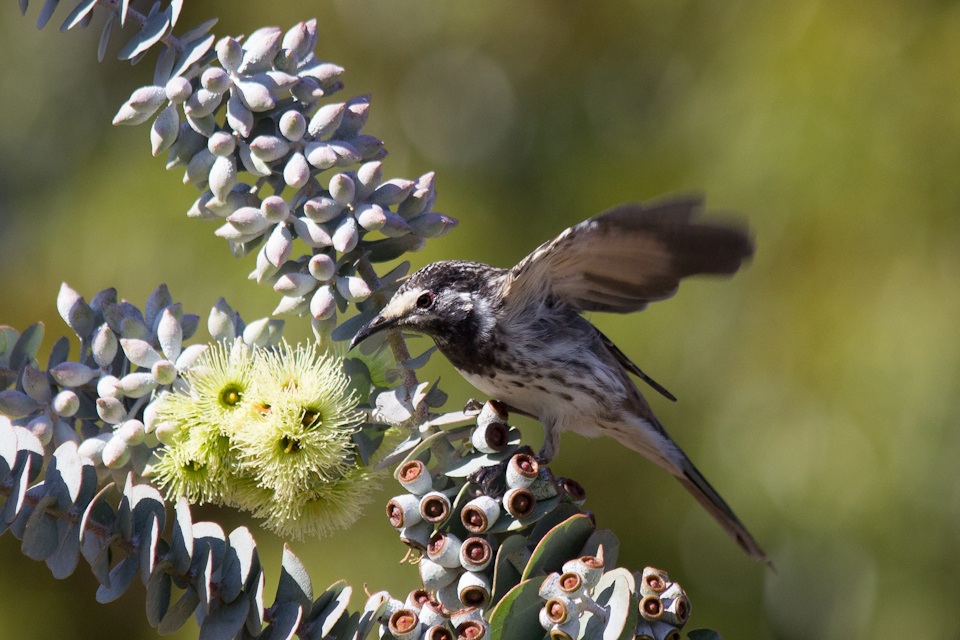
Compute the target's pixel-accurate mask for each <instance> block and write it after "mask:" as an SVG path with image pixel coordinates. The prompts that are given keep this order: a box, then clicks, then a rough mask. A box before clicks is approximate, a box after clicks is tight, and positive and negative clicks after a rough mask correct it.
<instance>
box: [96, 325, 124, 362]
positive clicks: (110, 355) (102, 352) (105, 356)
mask: <svg viewBox="0 0 960 640" xmlns="http://www.w3.org/2000/svg"><path fill="white" fill-rule="evenodd" d="M119 347H120V343H119V342H118V341H117V335H116V334H115V333H114V332H113V329H111V328H110V327H109V326H108V325H106V324H102V325H100V326H99V327H98V328H97V330H96V332H94V334H93V341H92V344H91V345H90V350H91V351H92V352H93V359H94V361H96V363H97V365H98V366H101V367H108V366H110V364H112V363H113V359H114V358H116V357H117V349H119Z"/></svg>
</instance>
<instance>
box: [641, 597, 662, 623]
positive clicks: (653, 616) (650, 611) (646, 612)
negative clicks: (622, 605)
mask: <svg viewBox="0 0 960 640" xmlns="http://www.w3.org/2000/svg"><path fill="white" fill-rule="evenodd" d="M640 615H641V616H643V618H644V619H645V620H650V621H653V620H659V619H660V618H661V617H663V601H662V600H660V598H659V597H657V596H654V595H649V596H644V597H643V598H642V599H641V600H640Z"/></svg>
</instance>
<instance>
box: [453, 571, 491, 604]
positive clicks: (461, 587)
mask: <svg viewBox="0 0 960 640" xmlns="http://www.w3.org/2000/svg"><path fill="white" fill-rule="evenodd" d="M490 589H491V584H490V578H489V577H488V576H487V575H486V574H485V573H480V572H477V571H466V572H464V573H463V574H461V575H460V580H459V582H458V584H457V596H459V598H460V602H462V603H463V605H464V606H465V607H482V606H484V605H485V604H487V602H489V600H490Z"/></svg>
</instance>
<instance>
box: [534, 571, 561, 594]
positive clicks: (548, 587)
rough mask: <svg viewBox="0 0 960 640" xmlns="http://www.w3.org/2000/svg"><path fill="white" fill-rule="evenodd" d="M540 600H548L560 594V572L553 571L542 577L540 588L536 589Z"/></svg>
mask: <svg viewBox="0 0 960 640" xmlns="http://www.w3.org/2000/svg"><path fill="white" fill-rule="evenodd" d="M537 593H538V594H539V595H540V599H541V600H549V599H550V598H553V597H555V596H558V595H560V593H561V592H560V574H559V573H557V572H556V571H554V572H553V573H551V574H549V575H548V576H547V577H546V578H544V579H543V582H541V583H540V589H539V590H538V591H537Z"/></svg>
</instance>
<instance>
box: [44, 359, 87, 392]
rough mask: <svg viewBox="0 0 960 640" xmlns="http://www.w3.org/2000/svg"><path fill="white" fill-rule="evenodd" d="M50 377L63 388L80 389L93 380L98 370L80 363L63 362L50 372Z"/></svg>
mask: <svg viewBox="0 0 960 640" xmlns="http://www.w3.org/2000/svg"><path fill="white" fill-rule="evenodd" d="M50 375H52V376H53V379H54V380H55V381H56V383H57V384H59V385H60V386H61V387H80V386H83V385H85V384H87V383H88V382H90V381H91V380H93V379H94V377H96V375H97V370H96V369H91V368H90V367H88V366H86V365H84V364H80V363H79V362H61V363H60V364H58V365H57V366H55V367H54V368H53V369H51V370H50Z"/></svg>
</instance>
